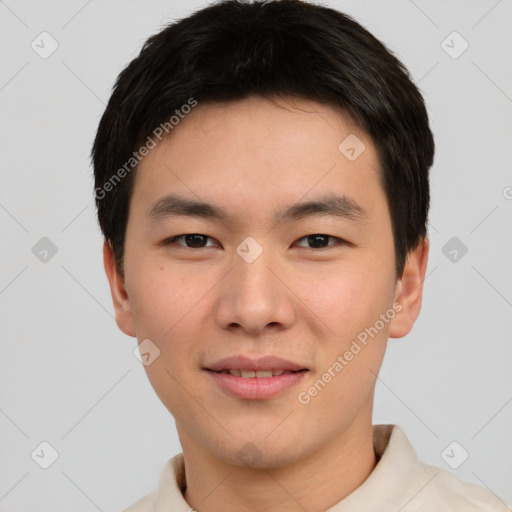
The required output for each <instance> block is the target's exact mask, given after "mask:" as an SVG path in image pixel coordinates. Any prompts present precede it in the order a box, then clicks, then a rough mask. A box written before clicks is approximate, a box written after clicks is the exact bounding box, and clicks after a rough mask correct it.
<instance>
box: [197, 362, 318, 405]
mask: <svg viewBox="0 0 512 512" xmlns="http://www.w3.org/2000/svg"><path fill="white" fill-rule="evenodd" d="M203 370H205V371H206V372H207V373H208V374H209V375H210V376H211V377H213V380H214V382H215V383H216V384H217V386H218V388H219V389H220V390H221V391H223V392H224V393H227V394H228V395H230V396H231V397H235V398H240V399H244V400H265V399H270V398H273V397H276V396H277V395H279V394H281V393H283V392H284V391H285V390H289V389H290V388H292V387H293V386H295V385H297V384H298V383H299V382H300V381H301V380H302V378H303V377H304V375H305V374H306V373H307V372H308V371H309V368H305V367H303V366H301V365H300V364H297V363H293V362H291V361H286V360H284V359H281V358H277V357H273V356H266V357H261V358H259V359H250V358H247V357H243V356H235V357H231V358H226V359H223V360H221V361H217V362H216V363H213V364H211V365H208V366H206V367H203Z"/></svg>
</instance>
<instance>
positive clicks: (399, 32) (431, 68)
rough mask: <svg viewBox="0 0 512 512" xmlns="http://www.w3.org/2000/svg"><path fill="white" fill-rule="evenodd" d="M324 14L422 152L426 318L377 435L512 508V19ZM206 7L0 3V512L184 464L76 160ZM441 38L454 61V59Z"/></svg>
mask: <svg viewBox="0 0 512 512" xmlns="http://www.w3.org/2000/svg"><path fill="white" fill-rule="evenodd" d="M325 4H327V5H331V6H334V7H338V8H339V9H340V10H342V11H345V12H347V13H348V14H351V15H352V16H354V17H355V18H356V19H357V20H359V21H360V22H362V23H363V25H365V26H366V27H367V28H368V29H370V30H371V31H372V32H373V33H374V34H375V35H376V36H377V37H379V38H381V39H382V40H383V41H384V42H385V43H386V44H387V45H388V46H389V48H390V49H391V50H393V51H394V52H395V53H396V54H397V55H398V56H399V57H400V58H401V59H402V60H403V61H404V63H405V64H406V65H407V66H408V68H409V69H410V71H411V74H412V76H413V78H414V80H415V81H416V83H418V84H419V86H420V88H421V89H422V91H423V92H424V95H425V98H426V101H427V103H428V107H429V112H430V115H431V120H432V128H433V130H434V132H435V135H436V143H437V154H436V161H435V165H434V168H433V170H432V174H431V176H432V181H431V182H432V210H431V216H430V239H431V254H430V261H429V268H428V277H427V280H426V283H425V285H426V287H425V298H424V306H423V311H422V314H421V316H420V319H419V321H418V322H417V325H416V327H415V329H414V330H413V332H412V333H411V334H410V335H409V336H408V337H407V338H406V339H402V340H391V341H390V344H389V350H388V353H387V355H386V358H385V361H384V366H383V368H382V371H381V374H380V379H379V381H378V386H377V392H376V405H375V416H374V422H375V423H397V424H399V425H401V426H402V428H403V429H404V430H405V432H406V434H407V435H408V436H409V438H410V440H411V442H412V443H413V445H414V446H415V448H416V450H417V452H418V455H419V457H420V459H422V460H423V461H425V462H427V463H430V464H432V465H435V466H440V467H443V468H445V469H450V468H449V466H448V464H447V463H446V462H445V459H447V458H446V456H445V459H443V457H442V453H443V450H445V448H446V447H447V446H448V445H449V444H450V443H451V442H452V441H457V443H459V444H458V445H455V447H454V448H453V446H452V447H451V448H450V449H449V450H448V453H449V455H450V458H449V459H447V460H449V461H450V463H451V464H452V465H454V461H455V462H457V461H459V462H460V460H461V457H462V455H463V453H464V452H463V451H462V450H466V451H467V452H468V453H469V458H468V459H467V460H466V461H465V462H464V463H463V464H462V465H460V467H459V468H458V469H454V470H453V471H454V473H456V474H457V476H458V477H460V478H461V479H464V480H469V481H473V482H477V483H480V484H481V485H485V486H487V487H488V488H489V489H491V490H492V491H493V492H494V493H496V494H497V495H499V496H500V497H501V498H502V499H504V500H506V501H508V502H512V438H511V436H510V432H511V425H512V403H511V402H512V385H511V383H512V375H511V374H512V372H511V362H512V344H511V339H510V332H511V327H512V315H511V308H512V292H511V286H510V283H511V274H512V271H511V265H510V261H511V253H512V250H511V249H512V248H511V245H512V242H511V240H512V238H511V236H510V233H511V215H510V214H511V209H512V200H511V199H512V176H511V174H510V164H511V153H510V145H511V141H512V116H511V115H510V114H511V110H512V108H511V107H512V99H511V98H512V67H511V65H510V63H511V62H512V58H511V53H512V51H511V49H512V30H511V26H510V25H511V24H510V20H512V5H511V2H510V1H509V0H501V1H492V2H491V1H489V2H487V1H459V2H455V1H451V2H447V1H425V0H423V1H421V0H415V1H414V2H413V1H409V0H401V1H383V2H376V1H375V2H361V1H334V0H333V1H330V2H325ZM201 5H205V3H204V2H197V1H196V2H192V1H190V2H184V1H172V2H171V1H165V2H163V1H145V2H143V1H126V0H124V1H112V0H108V1H106V0H102V1H100V0H92V1H74V0H73V1H69V0H68V1H65V2H64V1H60V2H59V1H44V2H43V1H37V2H36V1H21V0H18V1H15V0H4V1H0V24H1V26H0V48H1V65H0V108H1V115H2V118H1V119H2V123H1V134H0V135H1V138H0V159H1V173H2V174H1V188H0V222H1V224H0V226H1V227H0V240H1V242H0V246H1V267H0V268H1V275H0V304H1V308H2V316H1V319H2V322H1V348H0V350H1V352H0V453H1V456H0V510H2V511H7V510H9V511H13V512H17V511H43V510H45V511H48V510H54V511H64V510H70V509H72V510H75V511H76V512H81V511H84V512H85V511H95V510H119V509H122V508H123V507H126V506H128V505H129V504H131V503H133V502H134V501H136V500H137V499H139V498H140V497H142V496H143V495H145V494H146V493H148V492H149V491H151V490H153V489H154V488H155V487H156V484H157V480H158V476H159V473H160V470H161V468H162V466H163V465H164V463H165V462H166V461H167V460H168V459H169V458H170V457H171V456H173V455H174V454H175V453H177V452H179V451H180V447H179V443H178V439H177V436H176V432H175V427H174V421H173V419H172V417H171V416H170V414H169V413H168V412H167V411H166V409H165V408H164V407H163V405H162V404H161V403H160V401H159V400H158V398H157V397H156V395H155V394H154V392H153V391H152V389H151V387H150V385H149V383H148V381H147V379H146V376H145V372H144V370H143V367H142V365H141V363H140V362H139V361H138V360H137V359H136V358H135V357H134V355H133V350H134V348H135V347H136V341H135V340H134V339H133V338H128V337H126V336H124V335H123V334H122V333H121V332H120V331H118V329H117V327H116V325H115V323H114V320H113V317H112V314H113V309H112V305H111V299H110V294H109V289H108V286H107V280H106V278H105V276H104V272H103V267H102V259H101V243H102V239H101V236H100V232H99V229H98V227H97V225H96V220H95V211H94V204H93V194H92V189H93V182H92V171H91V168H90V165H89V156H88V155H89V151H90V146H91V142H92V139H93V136H94V133H95V129H96V128H97V124H98V121H99V118H100V116H101V114H102V112H103V110H104V106H105V103H106V102H107V100H108V97H109V93H110V90H111V87H112V85H113V83H114V80H115V78H116V77H117V75H118V73H119V72H120V71H121V69H122V68H123V67H124V66H125V65H126V64H127V63H128V62H129V61H130V60H131V59H132V58H134V57H135V56H136V54H137V53H138V51H139V49H140V47H141V45H142V43H143V41H144V40H145V39H146V38H147V37H148V36H150V35H151V34H153V33H154V32H156V31H157V30H158V29H159V28H160V27H161V26H162V24H163V23H165V22H166V21H170V20H172V19H176V18H178V17H182V16H184V15H186V14H188V13H191V12H192V11H193V10H195V9H196V8H197V7H199V6H201ZM43 31H47V32H48V33H50V34H51V36H52V38H54V39H55V40H56V41H57V43H58V45H59V46H58V49H57V50H56V51H55V52H54V53H53V54H52V55H50V56H49V57H48V58H46V59H43V58H41V57H40V55H39V54H38V53H36V51H34V49H32V47H31V43H32V41H33V40H35V41H36V43H38V41H39V43H38V44H39V45H40V46H42V43H41V42H40V37H39V34H40V33H41V32H43ZM454 31H457V32H458V33H459V34H460V35H461V36H462V37H463V38H464V40H465V41H467V43H468V44H469V48H468V49H467V50H466V51H465V52H464V53H462V54H461V55H457V58H454V56H455V55H456V54H458V53H459V52H460V51H461V50H462V49H463V48H464V41H463V40H462V39H460V38H459V37H458V36H453V35H452V36H450V34H452V32H454ZM448 36H450V37H448ZM447 37H448V39H446V38H447ZM443 41H446V42H445V43H444V44H443V43H442V42H443ZM44 45H45V46H44V47H45V49H46V51H47V50H48V49H49V48H51V46H50V40H48V39H47V40H46V42H45V43H44ZM445 50H446V51H445ZM40 51H41V50H40ZM447 51H448V53H447ZM449 53H451V55H449ZM43 237H47V238H49V239H50V240H51V242H52V243H53V244H54V245H55V246H56V248H57V252H56V254H54V255H52V253H51V252H49V253H48V254H47V255H46V261H41V260H40V258H43V259H44V256H43V255H44V253H38V251H40V250H44V244H45V243H46V244H47V243H48V242H44V241H43V242H40V244H43V245H42V246H41V247H43V249H41V247H39V246H36V249H37V250H34V251H35V252H36V254H34V253H33V251H32V248H33V247H34V246H35V245H36V244H37V243H38V241H39V240H40V239H41V238H43ZM452 237H456V238H457V240H455V241H452V242H450V244H449V245H448V246H446V244H447V243H448V242H449V241H450V239H452ZM451 244H454V245H451ZM461 244H464V246H465V247H467V253H466V254H463V246H462V245H461ZM443 248H444V252H443ZM454 250H455V251H456V253H454V252H453V251H454ZM36 255H38V256H39V257H36ZM455 257H456V259H455V261H453V260H454V258H455ZM43 441H46V442H48V443H50V445H52V446H53V447H54V449H55V450H56V451H57V452H58V458H57V460H56V461H55V462H54V463H53V464H52V465H51V466H50V467H49V468H48V469H42V468H41V467H40V466H39V465H38V463H36V462H35V460H33V459H32V458H31V453H32V452H33V451H34V450H35V449H38V450H39V452H38V451H37V450H36V453H39V454H40V457H39V458H37V457H36V456H35V457H34V458H35V459H36V460H37V461H38V462H39V464H41V463H43V464H44V462H45V461H44V459H45V457H46V458H47V457H48V456H49V454H50V451H49V450H48V449H46V451H44V450H43V452H44V456H43V455H41V453H42V452H41V448H40V447H39V445H40V443H41V442H43ZM38 447H39V448H38ZM43 448H44V447H43ZM452 448H453V451H451V449H452ZM445 453H446V452H445ZM46 462H48V459H47V460H46Z"/></svg>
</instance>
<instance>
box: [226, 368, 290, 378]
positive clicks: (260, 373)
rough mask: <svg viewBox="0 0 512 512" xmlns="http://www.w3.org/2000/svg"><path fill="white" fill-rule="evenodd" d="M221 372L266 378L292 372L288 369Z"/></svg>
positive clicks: (234, 375) (243, 376)
mask: <svg viewBox="0 0 512 512" xmlns="http://www.w3.org/2000/svg"><path fill="white" fill-rule="evenodd" d="M220 373H222V374H228V373H229V374H230V375H233V377H242V378H244V379H254V378H257V379H266V378H269V377H277V376H279V375H283V373H292V372H291V371H288V370H257V371H254V370H222V371H221V372H220Z"/></svg>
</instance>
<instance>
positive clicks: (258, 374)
mask: <svg viewBox="0 0 512 512" xmlns="http://www.w3.org/2000/svg"><path fill="white" fill-rule="evenodd" d="M256 377H257V378H258V379H260V378H262V377H272V370H258V371H257V372H256Z"/></svg>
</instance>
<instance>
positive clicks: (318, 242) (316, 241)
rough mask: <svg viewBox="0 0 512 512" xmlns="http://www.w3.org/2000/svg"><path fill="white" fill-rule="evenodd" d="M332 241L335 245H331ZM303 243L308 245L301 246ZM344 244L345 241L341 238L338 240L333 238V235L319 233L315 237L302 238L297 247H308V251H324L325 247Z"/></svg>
mask: <svg viewBox="0 0 512 512" xmlns="http://www.w3.org/2000/svg"><path fill="white" fill-rule="evenodd" d="M331 240H333V241H334V243H329V242H330V241H331ZM301 242H305V243H306V244H307V245H303V244H301ZM342 242H343V240H342V239H341V238H337V237H335V236H331V235H323V234H321V233H317V234H314V235H308V236H305V237H302V238H301V239H299V242H298V244H297V245H298V246H299V247H306V248H308V249H324V248H325V247H330V246H333V245H337V244H339V243H342Z"/></svg>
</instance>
